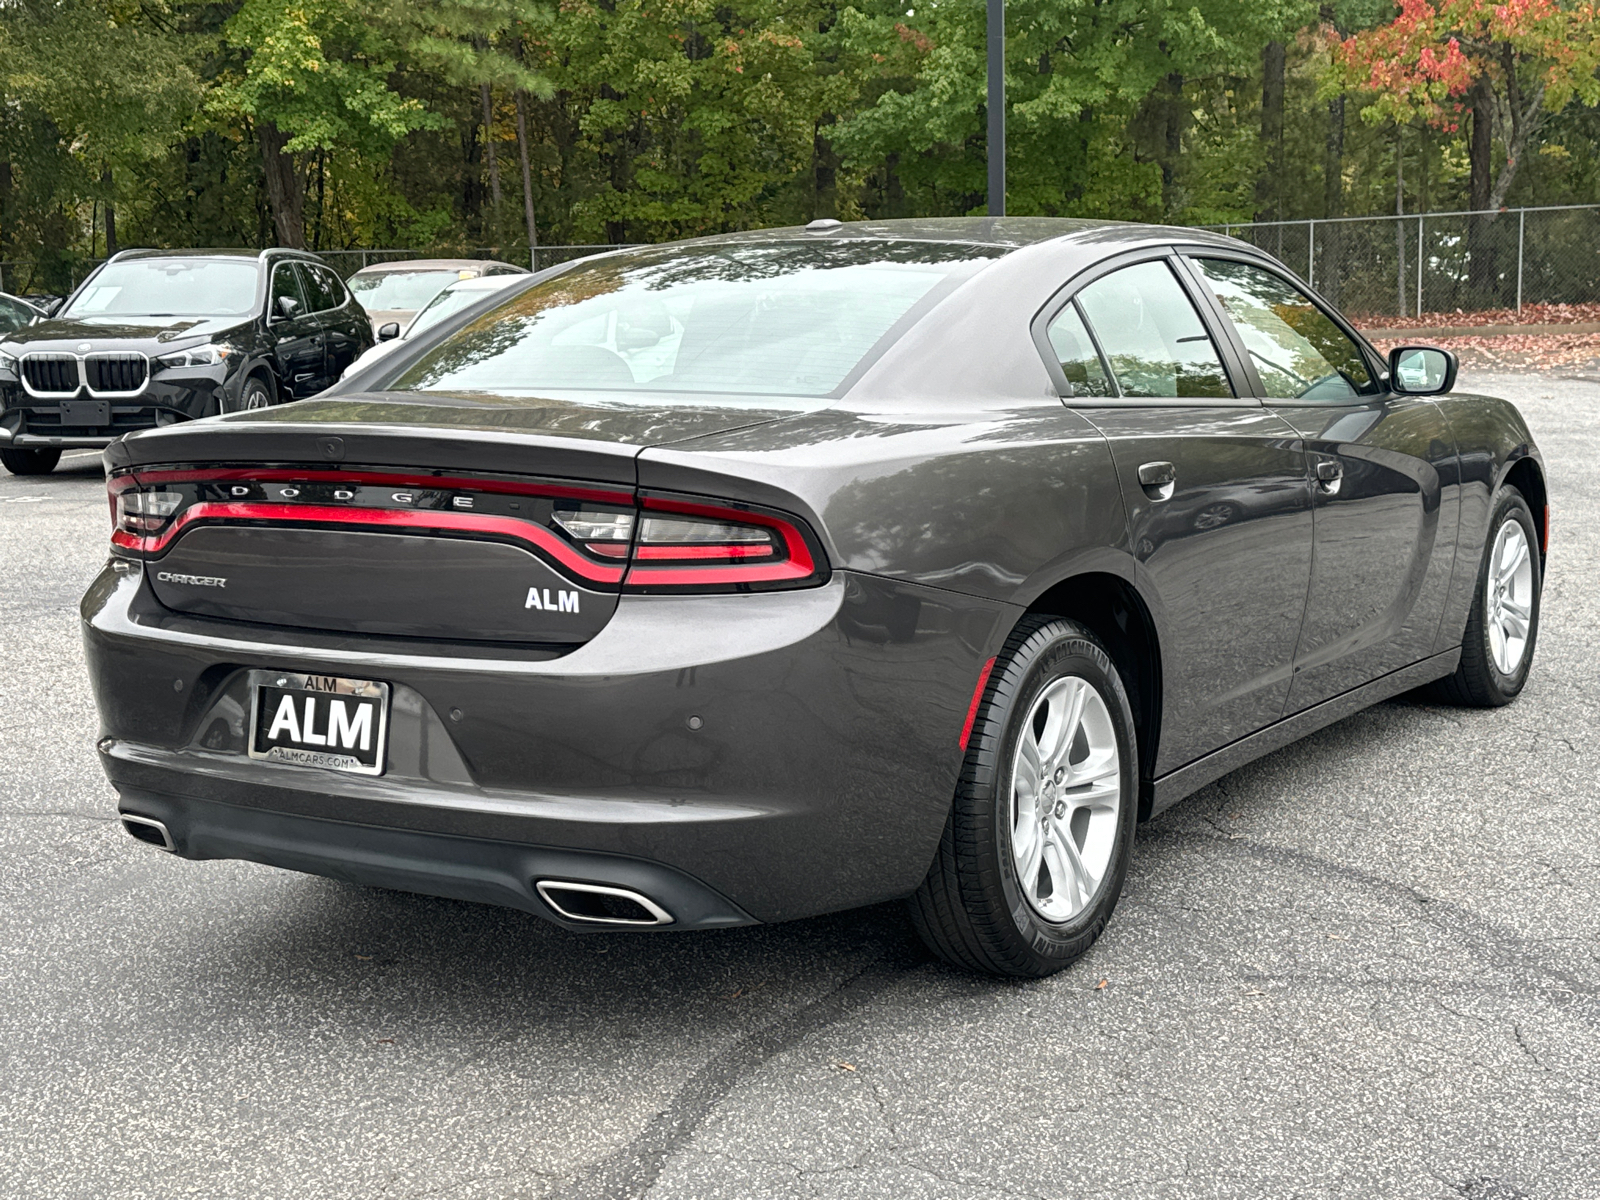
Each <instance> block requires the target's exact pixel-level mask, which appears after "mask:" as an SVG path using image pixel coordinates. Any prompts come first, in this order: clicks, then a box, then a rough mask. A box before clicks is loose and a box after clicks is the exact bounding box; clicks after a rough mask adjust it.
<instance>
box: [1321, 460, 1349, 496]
mask: <svg viewBox="0 0 1600 1200" xmlns="http://www.w3.org/2000/svg"><path fill="white" fill-rule="evenodd" d="M1343 482H1344V464H1343V463H1341V462H1340V461H1339V460H1338V459H1336V458H1324V459H1321V460H1319V461H1318V463H1317V491H1319V492H1321V493H1322V494H1323V495H1324V496H1337V495H1338V494H1339V485H1340V484H1341V483H1343Z"/></svg>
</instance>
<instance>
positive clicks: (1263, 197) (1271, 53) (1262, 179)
mask: <svg viewBox="0 0 1600 1200" xmlns="http://www.w3.org/2000/svg"><path fill="white" fill-rule="evenodd" d="M1285 58H1286V56H1285V54H1284V48H1283V43H1282V42H1268V43H1267V44H1266V47H1265V48H1264V49H1263V50H1262V51H1261V151H1262V155H1261V174H1260V175H1258V176H1257V177H1256V220H1258V221H1281V220H1283V88H1284V68H1285Z"/></svg>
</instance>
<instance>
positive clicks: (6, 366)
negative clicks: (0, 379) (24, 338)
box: [0, 350, 17, 374]
mask: <svg viewBox="0 0 1600 1200" xmlns="http://www.w3.org/2000/svg"><path fill="white" fill-rule="evenodd" d="M16 369H17V360H16V359H15V358H13V357H12V356H11V355H9V354H7V353H6V352H5V351H4V350H0V371H10V372H12V373H13V374H14V373H15V372H16Z"/></svg>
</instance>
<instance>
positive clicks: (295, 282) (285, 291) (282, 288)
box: [272, 263, 311, 317]
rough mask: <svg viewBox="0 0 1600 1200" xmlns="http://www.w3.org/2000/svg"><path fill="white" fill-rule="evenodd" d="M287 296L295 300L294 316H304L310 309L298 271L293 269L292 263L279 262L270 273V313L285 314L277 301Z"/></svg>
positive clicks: (276, 315) (275, 314)
mask: <svg viewBox="0 0 1600 1200" xmlns="http://www.w3.org/2000/svg"><path fill="white" fill-rule="evenodd" d="M285 296H287V297H288V298H289V299H291V300H293V301H294V302H295V311H294V315H295V316H297V317H298V316H305V315H306V314H307V313H309V312H310V311H311V306H310V305H309V304H307V303H306V293H305V288H304V287H303V286H302V285H301V283H300V273H299V272H298V271H296V270H295V269H294V264H293V263H281V264H279V266H278V269H277V270H275V271H274V272H273V273H272V315H273V316H275V317H281V316H285V315H286V314H285V313H284V311H283V309H282V308H281V307H280V306H279V304H278V301H279V300H281V299H283V298H284V297H285Z"/></svg>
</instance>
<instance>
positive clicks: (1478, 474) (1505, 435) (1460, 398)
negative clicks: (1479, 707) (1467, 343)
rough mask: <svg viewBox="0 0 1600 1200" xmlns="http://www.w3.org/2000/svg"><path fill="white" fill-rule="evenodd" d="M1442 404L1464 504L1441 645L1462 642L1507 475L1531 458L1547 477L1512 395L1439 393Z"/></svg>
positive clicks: (1437, 649)
mask: <svg viewBox="0 0 1600 1200" xmlns="http://www.w3.org/2000/svg"><path fill="white" fill-rule="evenodd" d="M1438 405H1439V409H1440V411H1441V412H1442V413H1443V414H1444V418H1445V420H1446V421H1447V422H1448V424H1449V427H1450V432H1451V433H1452V434H1453V435H1454V437H1455V442H1456V450H1457V461H1458V465H1459V468H1460V473H1461V474H1460V478H1461V507H1460V517H1459V520H1460V532H1459V536H1458V540H1457V543H1456V544H1457V547H1458V549H1457V553H1456V562H1455V570H1454V571H1453V572H1452V574H1451V579H1450V594H1449V597H1448V599H1447V601H1446V603H1445V609H1444V615H1443V617H1442V619H1441V621H1440V626H1439V638H1438V642H1437V644H1436V645H1435V647H1434V649H1435V650H1436V651H1439V650H1446V649H1449V648H1450V647H1452V646H1457V645H1460V643H1461V638H1462V636H1463V634H1464V632H1465V630H1466V624H1467V613H1468V611H1469V610H1470V608H1471V607H1472V593H1473V589H1474V587H1475V586H1476V584H1477V580H1478V568H1479V566H1480V564H1481V562H1482V559H1483V548H1484V542H1485V539H1486V537H1487V536H1488V532H1489V514H1490V509H1491V506H1492V504H1493V502H1494V497H1495V494H1496V493H1497V492H1498V491H1499V489H1500V487H1501V485H1502V484H1503V483H1504V482H1505V479H1506V476H1507V475H1509V474H1510V473H1511V471H1512V469H1513V468H1514V467H1515V466H1516V465H1517V464H1518V463H1519V462H1521V461H1522V460H1523V459H1532V460H1533V462H1534V464H1535V466H1536V468H1537V470H1538V472H1539V476H1540V479H1541V480H1542V479H1543V478H1544V458H1543V456H1542V455H1541V454H1540V453H1539V448H1538V446H1537V445H1536V444H1535V443H1534V440H1533V434H1532V433H1530V432H1529V431H1528V425H1527V422H1526V421H1524V420H1523V418H1522V414H1521V413H1520V412H1519V411H1517V407H1516V406H1515V405H1514V404H1512V403H1511V402H1510V401H1508V400H1501V399H1498V398H1496V397H1493V396H1480V395H1473V394H1471V393H1461V394H1451V395H1448V396H1441V397H1439V398H1438Z"/></svg>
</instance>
